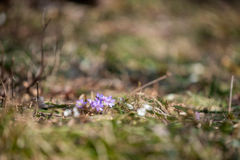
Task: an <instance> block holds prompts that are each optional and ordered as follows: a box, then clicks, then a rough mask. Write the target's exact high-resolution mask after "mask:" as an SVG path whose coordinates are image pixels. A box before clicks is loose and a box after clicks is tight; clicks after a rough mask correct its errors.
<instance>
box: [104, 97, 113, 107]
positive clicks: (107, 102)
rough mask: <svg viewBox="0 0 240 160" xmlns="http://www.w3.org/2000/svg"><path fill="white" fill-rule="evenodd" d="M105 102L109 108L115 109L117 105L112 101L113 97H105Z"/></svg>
mask: <svg viewBox="0 0 240 160" xmlns="http://www.w3.org/2000/svg"><path fill="white" fill-rule="evenodd" d="M103 100H104V102H105V105H107V106H109V107H113V106H114V105H115V104H114V102H115V99H112V96H109V97H104V99H103Z"/></svg>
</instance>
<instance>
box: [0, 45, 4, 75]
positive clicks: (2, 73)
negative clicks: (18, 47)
mask: <svg viewBox="0 0 240 160" xmlns="http://www.w3.org/2000/svg"><path fill="white" fill-rule="evenodd" d="M0 46H1V79H3V78H4V50H3V45H2V42H1V41H0Z"/></svg>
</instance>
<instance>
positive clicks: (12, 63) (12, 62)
mask: <svg viewBox="0 0 240 160" xmlns="http://www.w3.org/2000/svg"><path fill="white" fill-rule="evenodd" d="M13 65H14V58H12V61H11V77H12V99H13V94H14V82H13V81H14V78H13V74H14V73H13V72H14V71H13Z"/></svg>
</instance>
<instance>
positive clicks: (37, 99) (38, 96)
mask: <svg viewBox="0 0 240 160" xmlns="http://www.w3.org/2000/svg"><path fill="white" fill-rule="evenodd" d="M38 98H39V92H38V81H37V101H38Z"/></svg>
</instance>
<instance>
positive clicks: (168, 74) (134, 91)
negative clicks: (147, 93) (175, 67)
mask: <svg viewBox="0 0 240 160" xmlns="http://www.w3.org/2000/svg"><path fill="white" fill-rule="evenodd" d="M171 75H172V74H171V73H170V72H167V74H166V75H164V76H162V77H159V78H157V79H155V80H153V81H151V82H149V83H147V84H145V85H143V86H142V87H138V88H136V89H135V90H133V91H132V92H131V93H130V95H132V94H134V93H136V92H138V91H140V90H142V89H143V88H146V87H148V86H150V85H152V84H154V83H157V82H159V81H161V80H163V79H166V78H167V77H169V76H171Z"/></svg>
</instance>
